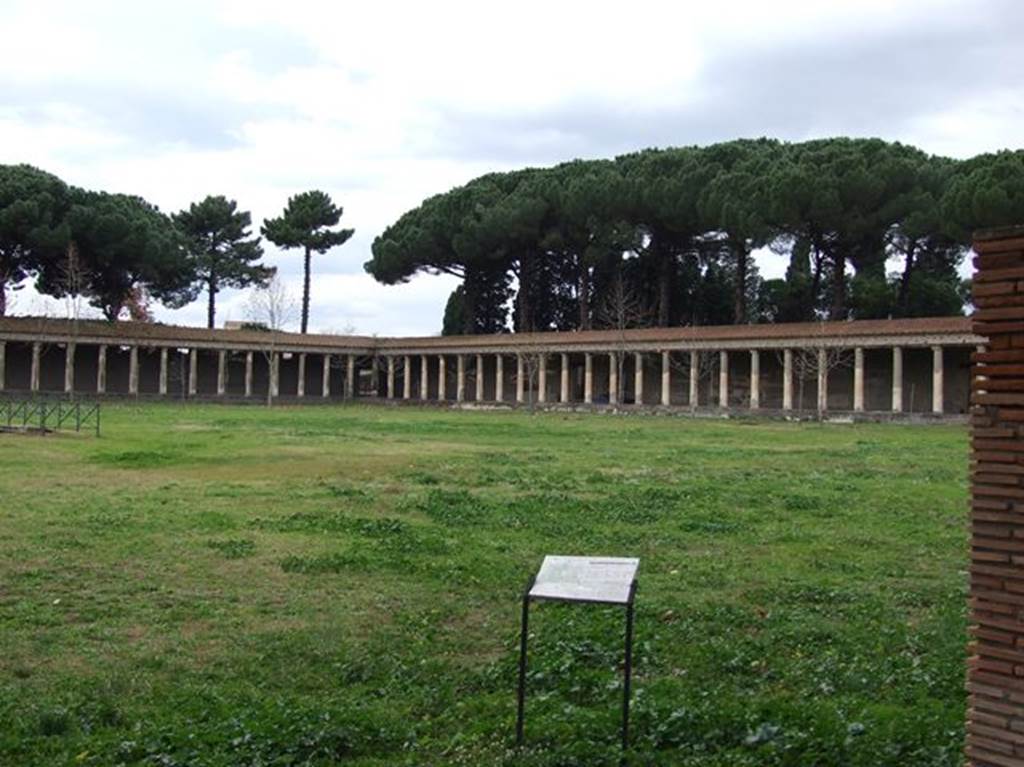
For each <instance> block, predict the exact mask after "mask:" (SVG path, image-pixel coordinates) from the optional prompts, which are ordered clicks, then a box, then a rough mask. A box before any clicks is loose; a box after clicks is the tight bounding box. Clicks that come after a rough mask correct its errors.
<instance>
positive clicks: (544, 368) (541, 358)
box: [537, 352, 548, 403]
mask: <svg viewBox="0 0 1024 767" xmlns="http://www.w3.org/2000/svg"><path fill="white" fill-rule="evenodd" d="M537 401H538V402H540V403H544V402H547V401H548V355H546V354H544V353H543V352H541V353H540V354H538V355H537Z"/></svg>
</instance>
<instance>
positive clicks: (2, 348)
mask: <svg viewBox="0 0 1024 767" xmlns="http://www.w3.org/2000/svg"><path fill="white" fill-rule="evenodd" d="M42 348H43V345H42V343H41V342H39V341H37V342H35V343H33V344H32V363H31V368H30V373H29V389H30V390H31V391H33V392H38V391H39V388H40V371H41V363H42ZM75 352H76V344H74V343H68V344H66V345H65V349H64V391H65V393H67V394H71V393H73V392H74V390H75ZM168 354H169V349H168V348H166V347H164V348H161V349H160V374H159V379H158V384H157V389H158V393H159V394H161V395H166V394H167V370H168ZM254 354H255V353H254V352H251V351H248V352H245V396H246V397H251V396H252V394H253V362H254ZM227 355H228V352H227V351H226V350H220V351H218V352H217V394H218V396H224V395H225V394H226V393H227V387H228V364H227ZM306 356H307V355H306V353H299V354H298V355H297V357H298V387H297V392H296V396H298V397H304V396H305V394H306ZM333 356H334V355H331V354H323V355H322V357H323V381H322V385H321V396H322V397H325V398H326V397H330V396H331V361H332V358H333ZM345 356H346V375H345V396H346V397H348V398H352V397H354V396H355V370H356V358H355V355H354V354H349V355H345ZM188 357H189V362H188V364H189V375H188V393H189V394H190V395H192V396H195V395H196V394H197V392H198V383H199V350H198V349H190V350H189V351H188ZM267 357H268V364H269V369H270V376H269V378H270V380H269V386H270V395H271V396H272V397H277V396H278V395H279V390H280V367H281V366H280V362H281V355H280V353H279V352H269V353H267ZM5 369H6V343H5V342H3V341H0V391H2V390H3V388H4V381H5V377H6V376H5ZM106 392H107V346H106V345H101V346H99V347H98V352H97V361H96V393H97V394H106ZM128 393H129V394H138V393H139V348H138V347H137V346H132V347H130V348H129V350H128Z"/></svg>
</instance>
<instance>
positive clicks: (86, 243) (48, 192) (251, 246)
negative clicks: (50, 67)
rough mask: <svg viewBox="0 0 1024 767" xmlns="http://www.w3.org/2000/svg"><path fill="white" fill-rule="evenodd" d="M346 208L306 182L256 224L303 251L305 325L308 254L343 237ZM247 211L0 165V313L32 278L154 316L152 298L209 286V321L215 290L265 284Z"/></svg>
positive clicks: (108, 310)
mask: <svg viewBox="0 0 1024 767" xmlns="http://www.w3.org/2000/svg"><path fill="white" fill-rule="evenodd" d="M341 216H342V208H340V207H338V206H336V205H335V204H334V203H333V202H332V200H331V198H330V196H328V195H327V194H326V193H324V192H321V191H318V190H312V191H308V192H303V193H301V194H297V195H294V196H293V197H290V198H289V199H288V203H287V205H286V206H285V208H284V210H283V212H282V213H281V215H280V216H278V217H276V218H270V219H266V220H264V222H263V225H262V226H261V227H260V233H261V234H262V236H263V237H265V238H266V239H267V240H269V241H270V242H272V243H274V244H275V245H277V246H279V247H281V248H285V249H289V248H300V249H302V251H303V253H304V262H303V265H304V283H303V285H304V290H303V295H302V314H301V330H302V332H303V333H305V332H306V330H307V327H308V323H309V294H310V271H311V256H312V254H313V253H324V252H326V251H327V250H329V249H330V248H332V247H334V246H337V245H341V244H343V243H344V242H346V241H347V240H348V239H349V238H350V237H351V236H352V234H353V230H352V229H338V228H336V227H337V224H338V222H339V221H340V219H341ZM251 227H252V216H251V214H250V213H249V212H248V211H244V210H239V208H238V204H237V203H236V202H235V201H234V200H229V199H228V198H227V197H224V196H222V195H217V196H212V195H211V196H207V197H206V198H205V199H203V200H201V201H200V202H197V203H193V204H192V205H190V206H189V207H188V208H187V209H185V210H182V211H180V212H178V213H174V214H172V215H166V214H164V213H162V212H161V211H160V210H159V209H158V208H157V207H156V206H155V205H152V204H150V203H149V202H147V201H146V200H144V199H142V198H141V197H137V196H133V195H126V194H111V193H108V192H97V191H90V190H86V189H81V188H78V187H74V186H70V185H68V184H65V183H64V182H63V181H62V180H61V179H59V178H58V177H57V176H54V175H53V174H51V173H47V172H45V171H42V170H39V169H38V168H34V167H32V166H30V165H0V317H2V316H4V314H5V313H6V310H7V304H6V297H7V292H8V290H17V289H19V288H21V287H23V286H24V285H25V284H27V283H28V282H29V281H30V280H31V281H33V282H34V284H35V287H36V288H37V289H38V290H39V292H40V293H42V294H44V295H48V296H52V297H54V298H68V297H69V298H74V299H77V298H79V297H83V298H85V299H87V300H88V302H89V303H90V304H91V305H92V306H93V307H95V308H96V309H98V310H99V311H100V312H101V313H102V314H103V316H104V317H106V318H107V319H108V320H116V319H118V318H119V317H121V316H122V315H123V314H125V313H127V314H128V316H129V317H131V318H132V319H139V320H145V319H151V317H150V315H149V310H148V302H149V300H150V299H153V300H157V301H159V302H161V303H163V304H164V305H165V306H168V307H170V308H180V307H182V306H185V305H187V304H189V303H191V302H192V301H194V300H196V299H197V298H198V297H199V296H200V295H201V294H202V293H204V292H205V294H206V298H207V324H208V326H209V327H211V328H212V327H214V323H215V320H216V302H217V295H218V293H220V292H221V291H222V290H224V289H226V288H244V287H248V286H265V285H266V284H267V283H268V281H269V280H271V279H272V278H273V276H274V274H275V273H276V268H275V267H273V266H267V265H266V264H264V263H262V262H261V259H262V258H263V246H262V244H261V238H260V237H259V236H253V234H252V232H251Z"/></svg>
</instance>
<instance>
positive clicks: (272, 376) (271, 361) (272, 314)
mask: <svg viewBox="0 0 1024 767" xmlns="http://www.w3.org/2000/svg"><path fill="white" fill-rule="evenodd" d="M245 313H246V317H247V318H248V319H249V322H250V323H252V328H253V329H258V330H261V331H263V332H264V333H265V334H266V343H265V344H263V345H262V353H263V356H264V358H265V359H266V361H267V369H268V371H269V372H268V378H267V406H268V407H269V406H270V405H272V404H273V403H274V397H275V396H276V395H277V387H278V365H277V364H275V363H277V347H278V341H279V338H278V335H279V334H280V333H281V332H282V331H283V330H284V329H285V328H286V327H287V326H288V325H290V324H291V323H293V322H295V317H296V316H297V313H298V303H297V302H296V300H295V297H294V296H293V295H292V294H291V292H290V291H289V290H288V288H287V287H286V286H285V284H284V283H283V282H282V281H281V279H280V278H279V277H277V276H276V275H275V276H274V277H272V278H271V279H270V280H269V281H268V282H267V284H266V285H265V286H262V287H257V288H255V289H254V290H253V291H252V292H251V293H250V294H249V300H248V302H247V303H246V312H245Z"/></svg>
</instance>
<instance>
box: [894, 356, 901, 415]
mask: <svg viewBox="0 0 1024 767" xmlns="http://www.w3.org/2000/svg"><path fill="white" fill-rule="evenodd" d="M892 412H894V413H902V412H903V349H902V348H901V347H899V346H894V347H892Z"/></svg>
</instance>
